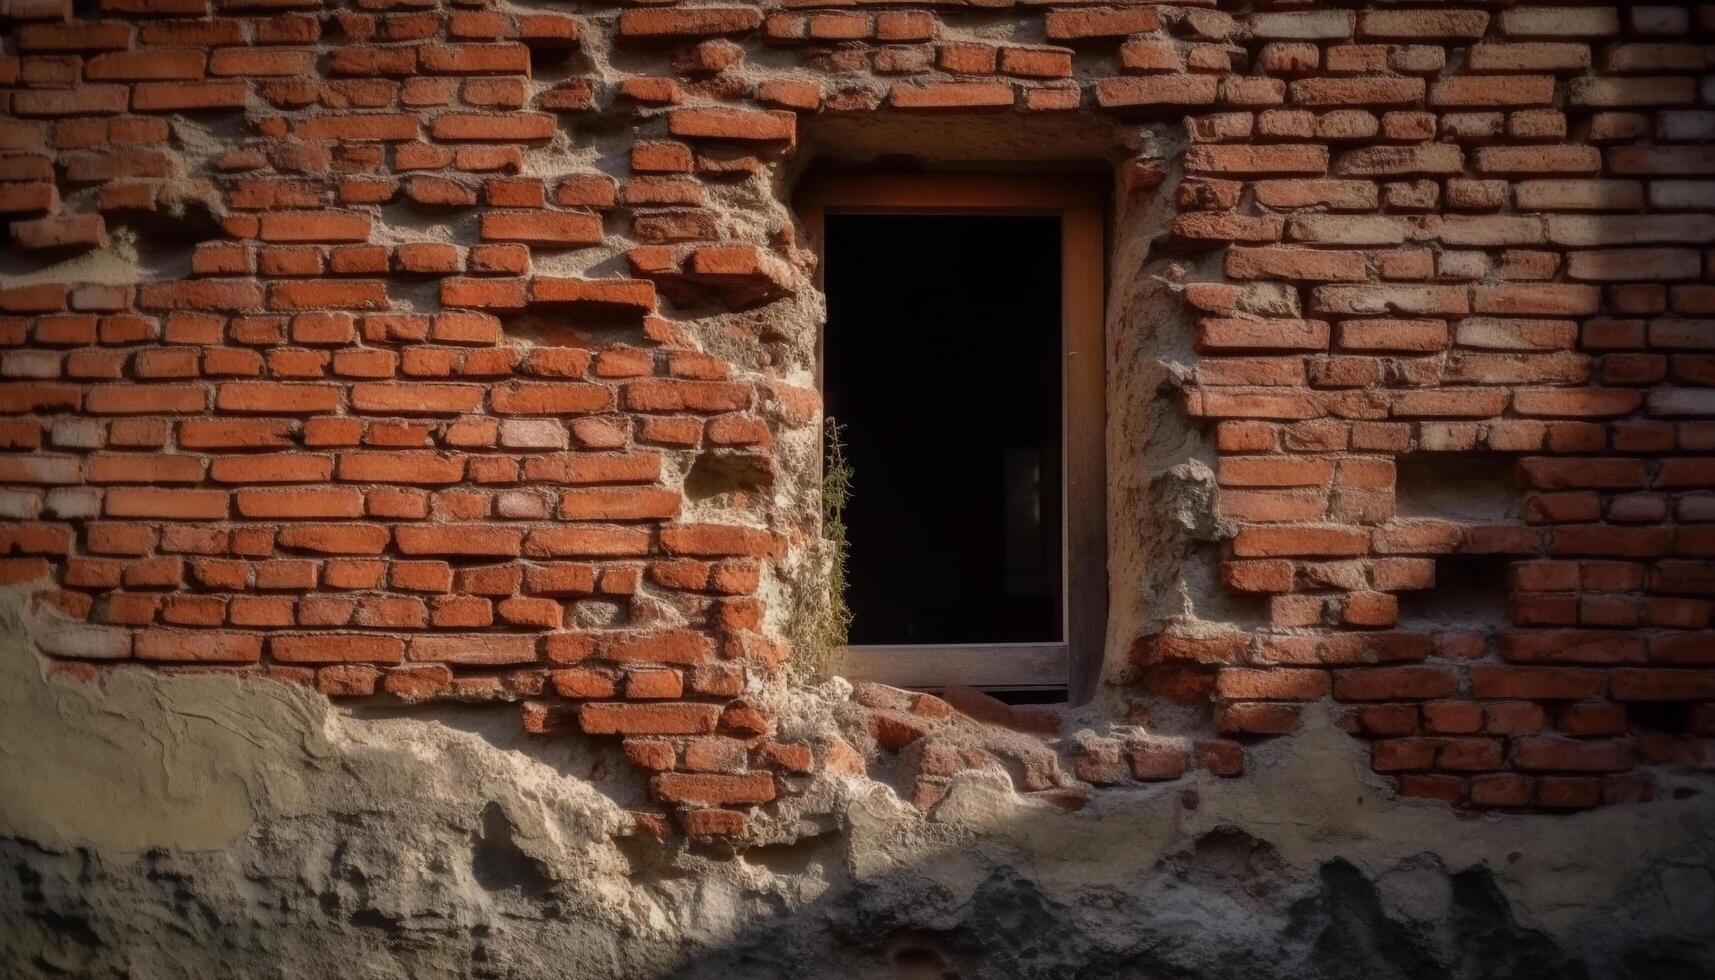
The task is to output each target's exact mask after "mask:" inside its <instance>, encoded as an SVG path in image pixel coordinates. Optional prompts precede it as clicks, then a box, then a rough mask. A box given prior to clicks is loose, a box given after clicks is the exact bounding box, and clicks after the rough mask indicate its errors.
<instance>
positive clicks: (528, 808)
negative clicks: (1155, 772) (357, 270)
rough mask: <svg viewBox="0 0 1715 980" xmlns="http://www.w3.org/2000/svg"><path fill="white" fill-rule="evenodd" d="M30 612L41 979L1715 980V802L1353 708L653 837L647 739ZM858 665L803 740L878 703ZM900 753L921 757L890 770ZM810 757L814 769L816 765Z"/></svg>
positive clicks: (12, 904) (11, 605) (2, 745)
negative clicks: (1538, 763)
mask: <svg viewBox="0 0 1715 980" xmlns="http://www.w3.org/2000/svg"><path fill="white" fill-rule="evenodd" d="M24 603H25V600H24V598H23V595H22V593H21V592H19V591H13V592H10V593H8V594H7V595H6V596H5V603H4V607H3V609H0V637H3V639H0V861H3V863H4V867H5V871H4V873H3V874H0V921H3V922H4V925H3V926H0V962H3V963H5V964H7V966H6V968H5V971H4V972H5V973H6V975H7V976H17V977H58V976H80V977H119V976H124V977H133V978H153V977H193V978H194V977H259V978H289V977H326V976H334V975H338V976H341V977H345V978H349V980H370V978H377V980H379V978H395V977H397V978H407V977H409V978H433V977H508V978H510V977H518V978H527V977H569V978H609V977H612V978H620V977H624V978H644V977H687V978H701V977H711V978H712V977H722V978H736V977H742V978H770V977H791V978H794V980H805V978H821V977H829V978H893V977H898V978H949V977H972V978H975V977H1057V978H1058V977H1079V978H1085V977H1138V978H1149V977H1174V978H1193V977H1196V978H1200V977H1210V978H1223V980H1231V978H1241V980H1242V978H1251V977H1354V978H1355V977H1360V976H1361V977H1366V978H1385V977H1440V976H1448V977H1473V978H1475V977H1520V978H1529V977H1591V978H1597V977H1638V978H1651V980H1661V978H1668V977H1703V976H1710V975H1715V793H1712V792H1711V790H1712V789H1715V785H1712V783H1711V781H1709V780H1707V779H1703V780H1702V781H1701V782H1699V781H1684V782H1679V783H1669V784H1668V785H1666V786H1664V787H1663V791H1662V792H1661V794H1660V796H1659V798H1658V800H1657V801H1655V802H1652V803H1646V804H1633V805H1625V806H1613V807H1605V808H1601V809H1598V810H1595V811H1591V812H1586V813H1578V814H1570V815H1497V814H1486V815H1482V816H1471V815H1469V814H1462V813H1459V812H1457V811H1454V810H1451V809H1449V808H1447V807H1445V806H1443V805H1440V804H1436V803H1423V802H1414V801H1410V800H1404V799H1398V798H1395V797H1394V796H1393V795H1392V794H1391V792H1390V791H1389V790H1388V789H1387V788H1386V786H1385V784H1384V783H1383V781H1382V780H1381V779H1380V778H1379V777H1377V776H1375V775H1373V774H1372V773H1370V771H1369V767H1368V765H1367V764H1366V761H1365V759H1364V758H1363V746H1362V745H1361V744H1360V743H1359V742H1357V741H1356V740H1353V739H1351V738H1349V737H1347V736H1346V735H1344V734H1343V733H1341V732H1339V731H1338V730H1336V729H1335V728H1333V727H1332V725H1331V724H1330V723H1329V722H1328V721H1327V720H1326V719H1325V718H1323V717H1320V716H1314V717H1312V718H1311V720H1310V722H1309V724H1308V725H1307V727H1306V730H1305V731H1304V732H1303V733H1302V734H1300V735H1299V736H1296V737H1291V738H1283V739H1277V740H1274V741H1272V742H1269V743H1267V744H1265V745H1262V746H1259V747H1256V748H1254V749H1253V750H1252V751H1251V753H1250V754H1249V765H1250V771H1249V772H1248V773H1247V776H1246V778H1243V779H1234V780H1223V779H1219V778H1215V777H1211V776H1209V775H1207V774H1206V773H1203V772H1199V773H1197V774H1195V775H1193V776H1192V777H1190V778H1187V779H1185V780H1180V781H1178V782H1175V783H1172V784H1168V785H1162V786H1159V787H1151V788H1140V789H1136V790H1115V789H1109V790H1105V791H1103V792H1102V793H1099V794H1096V795H1095V797H1094V798H1093V799H1092V800H1091V802H1090V804H1089V805H1088V806H1087V807H1085V808H1084V809H1083V810H1081V811H1079V812H1076V813H1066V812H1062V811H1060V810H1059V809H1056V808H1054V807H1053V806H1050V805H1048V804H1045V803H1040V802H1036V801H1029V800H1025V799H1023V798H1020V797H1019V796H1017V795H1015V794H1014V793H1013V792H1012V790H1011V789H1010V787H1009V785H1008V784H1007V782H1006V780H1005V779H1004V777H1003V776H1000V775H998V774H995V773H984V772H972V773H967V774H964V775H961V776H960V777H958V778H957V779H956V780H955V783H954V786H953V788H952V790H951V792H950V793H949V794H948V795H947V797H946V799H945V800H944V801H943V802H941V803H940V804H939V805H938V806H936V807H935V808H934V809H933V810H931V811H930V812H929V813H927V814H921V813H919V812H918V811H917V810H915V809H914V808H912V807H911V806H909V805H907V804H906V803H904V802H903V801H902V800H901V799H900V797H899V795H898V794H897V792H896V790H895V789H894V788H893V787H891V786H889V785H887V784H886V783H884V782H880V781H876V780H872V779H867V778H854V777H846V776H837V775H824V776H818V777H814V781H813V782H809V783H807V784H806V792H804V793H803V794H802V795H801V796H798V797H795V798H792V799H791V800H790V801H788V802H784V803H780V804H776V805H775V807H773V808H771V810H765V811H764V812H763V813H762V814H760V815H759V818H758V827H759V831H760V833H759V837H758V839H759V841H760V843H757V844H754V845H750V846H740V847H737V848H733V847H732V846H730V845H711V844H701V843H690V842H685V841H682V840H679V841H657V840H653V839H649V838H642V837H635V836H626V834H628V832H629V828H630V821H629V819H628V818H627V817H626V814H625V807H626V806H627V805H628V804H634V803H636V802H639V801H641V799H642V788H641V778H640V777H639V776H637V774H636V773H634V772H632V771H630V770H629V769H628V767H627V766H626V764H625V762H624V759H623V757H622V756H621V755H620V753H619V752H618V750H617V745H615V744H612V743H608V742H602V741H597V740H592V739H588V738H584V737H569V738H555V737H543V736H529V735H525V734H523V733H522V732H520V731H519V729H518V722H517V713H516V712H517V709H516V707H514V706H510V705H504V704H496V705H471V706H445V705H437V706H416V707H413V708H410V709H397V710H394V709H386V710H384V709H378V708H367V709H365V708H357V709H342V708H336V707H335V706H333V705H332V704H330V702H329V701H327V700H326V699H325V698H324V697H322V696H321V695H319V694H317V693H315V692H313V691H309V690H305V689H299V688H296V687H291V686H287V685H283V684H279V683H275V682H272V681H266V680H260V679H246V680H235V679H233V678H230V677H220V676H206V675H195V674H177V675H174V674H162V673H157V672H153V671H144V670H132V669H122V670H118V671H115V672H113V673H111V674H109V675H108V676H107V677H106V679H105V680H103V681H101V682H100V683H99V684H97V683H92V682H85V681H81V680H77V679H75V678H73V677H70V676H67V675H64V674H60V673H55V672H51V671H49V670H48V669H47V664H48V662H47V661H46V660H45V659H44V658H41V657H39V656H38V655H37V654H36V652H35V651H34V650H33V649H32V644H30V643H29V642H28V641H27V640H26V635H31V634H36V633H37V632H38V630H39V629H40V628H41V624H40V623H39V621H37V622H36V623H28V622H27V621H28V620H33V619H34V618H35V615H37V614H31V613H29V612H27V611H26V609H25V608H24ZM843 691H844V684H843V682H841V681H837V680H836V681H831V682H826V683H823V684H822V685H820V686H816V687H809V686H800V687H798V688H797V689H796V690H795V691H794V692H792V693H790V694H783V693H782V692H779V691H776V692H774V695H773V696H775V697H788V698H790V700H791V702H792V703H791V704H790V705H787V706H786V707H787V708H788V709H789V710H787V711H786V712H785V718H784V720H783V726H786V727H788V728H790V729H793V730H795V731H798V732H802V733H813V732H815V731H818V730H819V731H822V732H832V731H838V730H840V729H841V726H842V725H848V726H849V725H852V724H853V722H852V720H851V717H850V716H849V714H848V713H846V712H844V711H843V710H842V703H843V702H842V701H841V700H840V696H841V695H842V693H843ZM872 769H873V770H874V771H877V772H880V771H882V770H884V769H885V767H884V766H879V765H878V766H875V767H872ZM808 778H809V777H806V779H808Z"/></svg>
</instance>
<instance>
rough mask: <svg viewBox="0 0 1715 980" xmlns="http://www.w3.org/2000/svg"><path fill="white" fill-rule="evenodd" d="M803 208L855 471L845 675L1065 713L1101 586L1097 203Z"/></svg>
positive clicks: (994, 186) (1044, 198)
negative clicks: (1056, 705)
mask: <svg viewBox="0 0 1715 980" xmlns="http://www.w3.org/2000/svg"><path fill="white" fill-rule="evenodd" d="M803 201H804V203H805V207H804V214H805V218H806V221H807V223H808V224H809V226H810V231H811V235H812V237H813V238H814V240H815V242H816V244H817V245H818V247H819V248H820V249H821V250H822V260H823V261H822V265H821V276H822V287H823V289H824V291H825V293H826V295H827V300H828V319H827V325H826V328H825V330H824V333H823V337H822V359H821V377H822V386H823V394H824V398H825V403H826V410H827V413H828V414H829V415H830V416H831V417H833V418H834V419H835V420H836V421H837V422H838V423H839V425H840V427H841V432H842V439H843V442H844V444H845V456H846V459H847V461H848V462H849V463H850V465H851V466H852V468H853V470H854V477H853V481H852V486H853V494H852V498H851V500H850V502H849V503H848V504H847V507H846V512H845V523H846V527H847V540H848V541H849V544H850V555H849V560H848V564H847V581H848V588H847V592H846V600H847V602H848V604H849V605H850V607H851V611H852V614H853V619H852V624H851V630H850V642H851V645H850V647H848V649H847V651H846V658H845V666H844V670H845V673H846V674H847V676H853V677H864V678H869V679H876V680H883V681H887V682H889V683H894V684H899V685H901V686H910V687H938V686H943V685H948V684H968V685H977V686H983V687H990V688H1012V689H1024V688H1065V687H1070V688H1071V689H1072V696H1073V697H1074V699H1081V697H1082V695H1084V694H1086V693H1087V691H1088V690H1089V689H1090V687H1091V686H1092V685H1093V683H1094V676H1093V675H1094V672H1095V669H1096V666H1095V665H1097V664H1099V662H1100V657H1101V650H1100V646H1101V643H1102V638H1103V632H1104V627H1105V624H1104V622H1103V620H1104V618H1105V615H1106V588H1107V582H1106V574H1105V548H1106V536H1105V532H1104V529H1103V517H1104V502H1103V474H1102V469H1103V468H1102V446H1103V425H1104V416H1103V402H1102V382H1103V372H1104V367H1103V363H1102V344H1101V338H1102V322H1101V289H1102V266H1101V254H1102V253H1101V233H1102V223H1101V210H1100V197H1099V194H1098V193H1096V192H1095V191H1093V190H1092V189H1091V188H1090V187H1089V186H1088V185H1085V184H1081V183H1078V182H1075V181H1071V180H1064V179H1057V178H1037V177H993V176H985V177H974V176H958V177H954V176H950V175H949V176H932V177H931V176H910V177H906V176H900V177H887V176H875V175H871V176H864V177H856V178H822V179H816V180H812V181H811V182H810V184H809V185H808V187H807V189H806V191H805V194H804V197H803Z"/></svg>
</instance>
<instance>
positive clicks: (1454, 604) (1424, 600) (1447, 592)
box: [1399, 555, 1512, 629]
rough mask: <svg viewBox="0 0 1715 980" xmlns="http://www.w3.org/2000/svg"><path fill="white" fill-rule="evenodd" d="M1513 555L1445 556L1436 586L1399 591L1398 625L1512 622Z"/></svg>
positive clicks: (1438, 567) (1490, 625) (1437, 569)
mask: <svg viewBox="0 0 1715 980" xmlns="http://www.w3.org/2000/svg"><path fill="white" fill-rule="evenodd" d="M1511 564H1512V561H1511V559H1509V558H1506V557H1504V556H1496V555H1468V556H1454V555H1448V556H1443V557H1442V558H1441V559H1439V560H1438V561H1437V562H1436V565H1435V587H1434V588H1431V589H1421V590H1416V591H1410V592H1401V593H1399V626H1400V628H1401V629H1411V628H1414V627H1447V626H1460V627H1466V628H1478V629H1498V628H1503V627H1506V626H1508V625H1510V624H1511V623H1512V617H1511V616H1510V614H1509V613H1508V608H1507V600H1508V597H1509V594H1510V592H1511V588H1512V587H1511V585H1510V583H1509V581H1508V569H1509V568H1510V566H1511Z"/></svg>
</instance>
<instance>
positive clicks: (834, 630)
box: [813, 416, 853, 664]
mask: <svg viewBox="0 0 1715 980" xmlns="http://www.w3.org/2000/svg"><path fill="white" fill-rule="evenodd" d="M852 476H853V470H852V465H851V463H850V461H848V460H847V459H846V446H845V442H844V441H843V440H842V439H841V437H840V423H839V420H838V419H835V418H833V417H832V416H830V417H828V418H827V419H825V420H824V421H823V431H822V542H823V548H824V549H825V551H826V554H827V561H828V577H827V591H826V594H825V595H824V596H822V601H821V603H820V605H819V608H818V612H817V616H816V619H815V623H814V631H813V635H814V638H815V641H816V646H817V648H818V651H819V652H820V654H821V659H822V661H823V663H824V664H826V663H828V662H829V660H830V659H831V657H832V656H833V654H834V653H835V652H836V651H838V650H839V649H840V648H841V647H843V646H845V645H846V639H847V636H848V632H849V631H850V629H851V623H852V611H851V607H850V606H848V605H847V604H846V558H847V555H848V554H849V551H850V548H851V544H850V542H848V541H847V540H846V522H845V513H846V504H847V502H849V501H850V500H851V495H852Z"/></svg>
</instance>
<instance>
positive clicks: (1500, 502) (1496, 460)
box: [1394, 453, 1521, 523]
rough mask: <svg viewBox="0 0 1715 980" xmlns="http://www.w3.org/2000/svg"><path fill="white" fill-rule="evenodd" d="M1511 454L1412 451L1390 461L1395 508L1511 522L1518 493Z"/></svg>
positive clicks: (1419, 514) (1406, 514)
mask: <svg viewBox="0 0 1715 980" xmlns="http://www.w3.org/2000/svg"><path fill="white" fill-rule="evenodd" d="M1514 470H1515V461H1514V459H1513V458H1512V457H1511V456H1498V455H1448V454H1441V453H1415V454H1412V455H1407V456H1401V457H1400V458H1399V460H1398V462H1397V463H1396V474H1397V475H1396V478H1395V479H1396V483H1395V491H1394V502H1395V513H1396V514H1398V516H1400V517H1402V518H1439V519H1442V520H1449V521H1462V522H1468V523H1504V522H1508V521H1516V520H1518V519H1519V513H1520V506H1521V505H1520V500H1521V497H1520V494H1519V492H1518V487H1517V486H1516V483H1515V480H1514V475H1513V474H1514Z"/></svg>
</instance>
